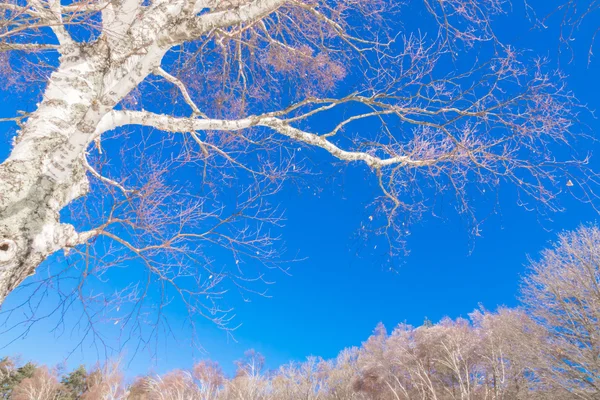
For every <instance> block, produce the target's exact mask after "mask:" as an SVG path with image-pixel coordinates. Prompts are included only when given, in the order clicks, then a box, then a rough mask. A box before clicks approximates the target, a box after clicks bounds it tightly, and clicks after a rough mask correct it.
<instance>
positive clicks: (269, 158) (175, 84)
mask: <svg viewBox="0 0 600 400" xmlns="http://www.w3.org/2000/svg"><path fill="white" fill-rule="evenodd" d="M504 8H505V3H504V1H502V0H489V1H485V2H481V3H480V4H479V3H478V2H473V1H468V0H452V1H445V2H437V1H425V3H424V5H423V11H427V12H429V14H427V13H426V12H424V13H423V14H422V16H423V18H424V20H425V19H426V15H430V16H432V17H431V18H430V19H431V21H430V24H429V25H428V26H427V25H425V24H424V25H423V26H422V27H421V26H417V27H415V29H414V30H413V32H414V33H411V32H410V31H404V30H403V28H401V26H400V25H399V23H398V21H401V20H402V19H406V21H407V22H408V20H414V19H415V18H414V15H411V14H410V13H411V12H412V11H410V10H412V9H409V8H402V7H400V6H399V5H398V4H397V2H396V1H391V0H390V1H388V0H376V1H363V0H350V1H348V0H345V1H337V0H235V1H214V0H172V1H165V0H151V1H141V0H120V1H118V0H113V1H102V0H99V1H91V0H90V1H86V0H82V1H75V2H71V3H68V4H67V3H66V2H65V3H61V2H60V1H59V0H27V1H12V0H2V2H1V3H0V10H1V12H2V14H1V15H2V17H1V18H2V19H1V20H0V49H1V50H2V53H0V54H1V55H0V62H1V67H0V68H1V70H2V72H3V74H4V76H5V78H4V79H5V82H6V84H8V85H12V86H11V88H17V87H19V86H23V87H27V88H28V90H38V93H37V95H38V98H39V100H40V101H39V103H37V104H36V105H35V107H32V110H33V111H32V112H30V113H23V114H19V115H16V116H14V117H11V118H8V119H7V120H8V121H12V122H15V123H17V124H18V126H19V130H18V132H17V134H16V136H15V137H14V139H13V144H12V148H11V150H10V155H9V156H8V158H7V159H6V160H4V162H2V164H0V302H2V301H3V300H4V298H5V297H6V295H8V294H9V293H10V292H11V291H13V290H14V289H15V288H17V287H18V286H19V285H20V284H21V283H22V282H23V281H24V280H25V279H26V278H27V277H28V276H31V275H32V274H34V273H35V271H36V270H39V267H40V264H41V263H42V262H43V261H44V260H45V259H46V258H48V257H49V256H50V255H52V254H54V253H56V252H58V251H59V250H64V251H65V252H67V253H70V254H71V257H69V258H68V263H67V265H68V266H69V267H68V268H66V269H65V270H61V271H59V272H56V271H51V272H49V273H48V278H47V279H44V280H43V281H42V285H40V287H39V288H36V289H33V290H34V292H42V293H44V292H45V291H46V290H48V288H50V287H52V288H56V289H58V296H59V305H58V306H57V307H56V308H55V309H53V310H52V311H51V313H52V312H61V311H63V312H64V310H66V309H68V308H69V307H70V306H71V305H72V304H73V302H74V301H75V300H77V299H82V300H84V303H83V304H84V305H83V309H82V310H81V315H80V317H81V318H80V320H81V321H90V322H93V321H97V320H99V319H103V320H105V321H109V322H111V323H112V324H114V325H116V326H117V327H119V328H120V329H121V331H122V332H125V330H126V328H128V329H129V331H128V332H129V333H125V334H123V338H122V340H123V342H127V341H129V340H131V339H132V338H143V339H142V340H144V341H145V340H148V336H152V335H155V334H156V332H157V330H158V329H159V328H158V326H159V322H161V321H162V320H163V318H164V312H163V307H164V306H166V305H167V304H169V303H177V304H181V305H183V306H185V307H186V308H187V310H188V312H189V320H190V321H193V320H194V318H195V317H196V316H199V315H202V316H205V317H207V318H209V319H211V320H213V321H215V322H216V323H217V324H218V325H219V326H221V327H224V328H227V327H228V326H229V325H228V322H229V321H230V318H231V314H230V313H229V309H228V308H227V307H223V306H222V302H221V299H222V297H223V295H224V294H225V292H226V288H227V287H228V286H227V285H233V287H239V288H242V289H247V288H248V285H250V284H251V283H252V282H253V281H257V280H264V278H263V272H262V271H259V272H257V273H254V274H252V273H251V271H248V269H246V268H244V266H245V264H247V263H249V262H259V263H262V264H264V265H265V266H267V267H277V266H278V264H277V254H278V251H277V247H276V246H274V244H275V242H276V240H277V237H276V235H274V234H273V232H272V231H271V227H273V226H277V225H278V224H279V223H280V222H281V217H282V215H281V212H280V209H279V207H278V206H277V205H275V204H272V203H271V201H270V199H271V197H272V195H273V194H275V193H277V192H278V191H279V190H280V188H281V185H282V183H283V181H284V180H285V179H286V178H290V177H294V176H297V175H299V174H300V173H302V172H306V171H309V169H308V167H307V163H306V162H305V161H304V160H305V157H304V156H300V154H304V153H306V150H311V149H314V151H315V152H320V153H321V154H325V155H326V156H327V160H329V161H331V162H332V163H333V162H339V163H341V164H348V163H355V164H359V165H361V166H363V167H364V168H365V170H366V171H369V172H371V173H372V174H373V177H374V179H376V180H377V181H378V183H379V186H380V188H381V197H380V198H379V199H376V201H375V203H374V212H373V215H372V216H371V217H370V218H369V221H368V222H365V229H366V231H367V232H368V233H369V234H372V233H382V234H384V235H387V237H388V238H389V240H388V243H389V249H390V255H392V256H393V255H394V254H396V253H397V252H398V251H399V250H400V249H401V247H402V245H401V239H402V236H403V235H404V234H405V232H406V229H407V227H406V225H405V224H406V223H407V222H409V221H411V220H412V219H414V218H416V217H418V216H419V215H420V214H422V213H423V212H425V211H426V210H427V209H428V208H430V207H431V206H432V205H433V203H434V200H433V199H435V197H436V195H437V194H440V193H446V192H449V193H451V194H452V195H453V196H454V197H455V198H456V205H457V208H458V210H459V212H463V213H467V214H468V215H470V216H472V218H473V220H474V221H477V219H478V218H477V215H476V213H475V212H474V211H473V210H472V208H471V206H470V202H469V199H470V198H471V197H472V196H476V195H477V193H480V194H481V193H485V192H486V190H489V191H492V192H493V191H494V190H495V189H496V188H497V187H498V185H500V184H501V183H502V184H503V183H509V184H512V185H514V187H515V188H516V190H517V191H518V193H519V195H520V201H521V202H522V204H524V205H526V206H527V207H538V206H542V207H544V208H546V209H550V210H552V209H556V208H557V207H558V204H557V203H556V196H557V195H558V194H559V193H561V192H564V191H567V190H574V191H576V194H578V195H580V196H582V197H583V199H584V200H585V201H590V200H591V199H590V197H589V196H590V193H592V192H591V191H590V190H589V187H588V185H590V181H589V179H590V178H592V176H591V175H590V174H589V173H588V172H586V171H585V163H586V161H587V160H586V159H585V157H583V158H580V159H579V158H577V156H576V155H572V154H569V153H570V145H571V143H572V141H573V140H575V139H574V137H572V136H571V134H570V128H571V124H572V119H571V118H572V111H573V110H572V108H573V99H572V97H571V95H570V94H569V93H568V92H567V91H566V90H565V88H564V87H563V84H564V83H563V80H562V79H561V77H560V76H559V75H556V74H555V73H553V72H552V71H548V70H546V69H545V66H544V63H543V61H541V60H529V61H528V60H520V58H519V56H518V53H517V52H516V51H515V50H514V49H511V48H509V47H505V46H502V45H500V44H499V43H497V42H496V40H495V37H494V34H493V31H492V30H491V27H490V21H491V18H492V17H493V15H494V14H497V13H501V12H503V10H504ZM419 18H420V17H419ZM421 29H422V30H428V31H430V34H429V35H428V36H427V35H425V34H423V35H419V34H418V32H419V30H421ZM488 44H489V46H490V48H491V49H496V50H497V51H495V52H494V53H493V54H492V55H490V57H489V59H488V60H487V61H485V62H481V61H480V62H478V63H477V64H476V65H475V66H474V67H467V68H464V69H463V70H460V68H458V70H457V68H454V67H449V65H453V64H452V62H453V61H454V60H455V59H456V58H457V57H460V54H459V53H465V54H468V51H467V49H468V48H469V47H470V46H472V45H478V46H486V45H488ZM474 61H475V58H474V57H469V56H468V55H467V62H466V63H464V64H470V65H472V64H473V62H474ZM464 64H463V65H464ZM350 82H352V85H351V86H352V89H351V90H349V86H350V85H349V84H348V83H350ZM28 85H30V86H28ZM36 85H37V86H36ZM171 89H173V90H174V91H173V90H171ZM323 121H326V122H323ZM366 123H368V128H365V126H366V125H365V124H366ZM316 127H318V128H316ZM303 149H304V150H303ZM302 151H304V153H303V152H302ZM227 200H228V201H227ZM67 212H70V213H71V214H70V217H65V213H67ZM61 213H62V214H63V217H61ZM225 252H226V253H225ZM217 256H218V257H229V258H228V260H229V261H227V262H225V261H221V262H219V263H218V264H217V263H215V262H214V257H217ZM223 260H224V258H223ZM133 265H139V266H141V267H140V269H135V268H133ZM224 265H227V267H224ZM124 266H128V273H127V275H128V278H127V279H125V280H123V279H122V278H121V279H119V277H122V275H121V273H120V269H119V268H122V267H124ZM60 278H64V279H63V281H62V282H63V283H60V284H59V283H57V282H58V281H59V280H60ZM94 279H95V281H94V282H95V284H94V285H88V282H89V281H91V280H94ZM64 282H68V283H64ZM97 285H99V286H97ZM102 285H105V286H102ZM90 286H91V287H95V288H96V290H95V291H93V292H91V291H89V290H87V289H88V287H90ZM98 287H100V288H102V287H106V290H102V289H98ZM153 288H155V289H156V290H155V292H153V293H154V294H153V295H152V296H150V295H149V293H150V292H152V290H153ZM149 297H152V301H150V300H148V298H149ZM40 304H41V302H39V303H36V304H33V305H32V304H29V309H33V310H35V309H37V307H39V305H40ZM5 312H10V310H5ZM35 320H36V318H34V317H31V319H30V320H28V321H27V322H33V321H35ZM83 323H84V322H82V324H83ZM148 327H150V328H148ZM163 328H164V329H165V330H168V327H163ZM145 329H148V330H149V332H146V331H145ZM88 336H100V335H99V333H98V332H97V331H96V330H95V329H94V328H93V324H91V323H90V324H89V325H88V326H86V327H85V335H84V337H88ZM99 340H101V339H99Z"/></svg>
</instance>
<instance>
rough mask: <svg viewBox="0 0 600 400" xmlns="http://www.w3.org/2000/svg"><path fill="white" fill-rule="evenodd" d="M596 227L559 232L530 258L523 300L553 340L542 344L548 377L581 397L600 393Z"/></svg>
mask: <svg viewBox="0 0 600 400" xmlns="http://www.w3.org/2000/svg"><path fill="white" fill-rule="evenodd" d="M599 262H600V230H599V229H598V228H597V227H595V226H594V227H580V228H579V229H577V230H576V231H574V232H567V233H563V234H561V235H560V238H559V240H558V241H557V243H556V244H555V245H554V247H553V248H552V249H549V250H545V251H544V252H542V255H541V258H540V260H539V261H534V262H532V264H531V273H530V274H529V275H528V277H527V278H526V279H525V283H524V287H523V300H524V302H525V303H526V304H527V307H528V310H529V311H530V312H531V314H532V315H533V316H534V317H535V318H536V320H537V321H538V322H539V323H540V324H541V325H542V326H544V327H545V328H546V329H547V330H548V333H549V335H550V338H551V341H550V343H549V346H548V347H547V348H546V349H545V353H546V354H545V355H546V357H547V362H548V368H546V378H547V379H548V380H549V381H550V383H552V384H554V385H557V386H559V387H562V388H565V389H567V390H569V391H570V392H573V393H575V394H577V395H578V396H579V398H582V399H593V398H597V397H598V396H599V394H600V388H599V385H600V381H599V377H600V356H599V355H600V318H599V317H600V290H599V285H600V264H599Z"/></svg>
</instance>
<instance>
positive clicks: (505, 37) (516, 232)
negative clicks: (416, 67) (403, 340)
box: [0, 0, 600, 376]
mask: <svg viewBox="0 0 600 400" xmlns="http://www.w3.org/2000/svg"><path fill="white" fill-rule="evenodd" d="M515 3H517V2H515ZM545 3H546V1H544V0H539V1H534V2H530V4H531V5H532V6H534V7H536V6H538V5H539V6H541V7H544V4H545ZM545 7H547V5H546V6H545ZM546 10H547V8H546ZM542 13H543V12H542ZM523 16H524V10H523V9H522V6H519V5H518V4H515V6H514V11H513V14H512V15H511V16H510V17H501V18H499V21H498V23H497V24H496V29H497V32H498V34H499V36H500V39H501V40H502V41H503V42H505V43H511V44H514V45H515V47H517V48H520V49H527V50H529V51H530V53H531V54H541V55H546V56H549V57H551V59H553V60H554V61H556V60H557V59H558V58H559V57H558V54H557V53H558V31H557V30H556V29H554V28H549V29H547V30H545V31H539V30H533V31H530V30H529V28H530V27H531V24H528V23H527V21H526V19H525V18H524V17H523ZM594 17H595V18H596V19H597V18H598V15H595V16H592V18H591V19H592V20H593V19H594ZM552 21H553V23H552V24H551V26H555V25H556V23H557V21H556V20H552ZM594 22H596V24H595V25H596V26H597V21H587V23H585V24H584V25H583V26H582V27H581V32H579V33H578V36H577V37H578V40H576V41H575V42H573V49H574V52H575V56H576V57H575V59H574V61H572V62H570V63H569V62H568V61H569V57H563V58H562V59H561V67H562V68H563V70H564V71H565V72H566V73H567V74H568V85H569V87H570V89H571V90H573V91H574V92H575V93H576V95H577V97H578V98H579V100H580V101H581V102H582V103H584V104H587V105H588V106H589V108H590V109H591V110H594V109H598V108H600V99H599V96H598V93H599V92H600V57H597V58H596V59H594V60H593V61H592V63H591V64H589V65H588V63H587V50H588V47H589V44H590V43H589V42H590V40H589V39H590V38H591V35H592V33H593V30H594V29H595V26H594ZM596 49H597V51H598V52H600V46H598V45H597V46H596ZM27 100H28V99H27V98H20V99H18V100H15V101H14V102H11V103H5V104H3V105H1V106H0V117H5V116H12V115H13V113H14V110H15V109H30V108H31V104H29V105H26V103H27ZM582 119H583V121H584V122H585V123H587V124H588V125H589V128H587V129H589V131H590V132H595V133H598V132H600V123H599V122H598V121H597V120H595V119H594V118H592V117H591V115H590V114H587V113H584V115H582ZM0 132H8V127H7V126H6V125H0ZM4 143H6V144H5V145H2V146H3V147H0V149H1V151H0V157H4V156H5V154H6V152H7V150H8V142H4ZM596 150H597V149H595V148H593V149H590V151H592V152H594V151H596ZM594 155H595V154H594ZM314 159H316V160H317V161H318V162H319V163H320V165H321V166H322V174H321V176H320V177H317V178H315V179H314V180H313V182H311V184H310V185H311V186H313V187H311V188H305V189H304V190H301V191H298V190H297V189H296V188H294V187H288V188H286V189H285V190H284V191H283V192H282V193H280V194H279V195H278V201H280V202H281V204H282V205H283V207H284V208H285V210H286V218H287V222H286V225H285V228H283V230H282V235H283V237H284V238H285V241H286V247H287V248H288V249H289V251H290V253H295V252H297V254H298V255H299V257H302V258H305V261H302V262H298V263H296V264H294V265H293V267H292V270H291V276H286V275H284V274H282V273H277V272H275V271H274V272H272V273H271V274H270V275H269V277H270V278H272V279H273V280H275V281H276V284H274V285H272V286H271V287H270V288H269V295H270V296H271V297H270V298H261V297H258V296H251V300H252V301H251V302H244V301H242V299H241V297H240V296H237V295H236V294H235V293H232V294H231V296H230V297H229V298H228V301H229V302H230V304H231V305H233V306H235V308H236V310H237V312H236V314H237V317H236V320H237V321H238V322H240V323H242V324H243V325H242V326H241V327H240V328H239V329H238V330H237V331H236V332H235V339H236V340H237V342H233V341H231V340H228V338H227V336H226V335H225V334H224V333H223V332H222V331H219V330H217V329H215V328H214V327H213V326H212V325H210V323H208V322H201V326H202V332H201V339H202V345H203V346H204V348H205V349H206V351H207V353H206V354H202V353H198V352H197V351H196V352H192V351H191V350H190V348H189V346H188V343H187V342H186V340H185V337H186V334H188V333H189V332H188V331H187V330H186V329H185V328H179V326H181V324H180V323H181V321H182V315H181V314H179V311H178V310H172V311H170V312H171V313H172V315H171V316H170V318H171V320H172V326H173V328H174V330H175V331H176V333H177V335H178V338H179V339H181V343H180V344H178V343H176V342H173V341H170V342H169V344H168V346H167V347H166V348H161V349H159V352H158V355H157V360H155V361H154V362H153V363H150V362H149V360H148V357H147V356H146V355H143V354H142V355H139V356H138V357H136V358H135V359H134V360H133V361H131V363H130V364H129V369H128V375H129V376H132V375H135V374H141V373H146V372H149V371H150V370H152V371H157V372H163V371H165V370H168V369H172V368H187V367H190V366H191V365H192V363H193V361H194V359H196V360H197V359H200V358H204V357H208V358H211V359H213V360H215V361H218V362H220V363H221V364H222V365H223V367H224V369H225V370H226V371H229V372H231V371H232V369H233V367H232V361H233V360H235V359H237V358H239V357H241V356H242V354H243V351H244V350H246V349H249V348H254V349H256V350H258V351H259V352H261V353H263V354H264V355H265V357H266V359H267V365H268V367H271V368H273V367H276V366H278V365H280V364H282V363H285V362H287V361H291V360H303V359H304V358H306V357H307V356H309V355H317V356H322V357H324V358H330V357H334V356H335V355H336V354H337V353H338V352H339V351H340V350H341V349H343V348H344V347H348V346H354V345H359V344H360V343H361V342H362V341H364V340H366V339H367V337H368V336H369V334H370V333H371V331H372V330H373V328H374V327H375V325H376V324H377V323H378V322H380V321H381V322H383V323H384V324H385V325H386V326H387V327H388V328H392V327H394V326H395V325H396V324H398V323H400V322H408V323H410V324H415V325H418V324H421V323H422V322H423V320H424V318H425V317H427V318H429V319H430V320H432V321H437V320H439V319H440V318H442V317H444V316H450V317H453V318H454V317H458V316H466V315H467V314H468V313H469V312H471V311H472V310H473V309H475V308H477V307H478V304H482V305H483V306H484V307H486V308H488V309H494V308H496V307H497V306H499V305H507V306H515V305H517V304H518V301H517V298H516V295H517V289H518V281H519V277H520V275H522V274H523V273H524V265H525V264H526V262H527V255H532V256H536V254H537V253H538V252H539V251H540V250H541V249H542V248H544V247H545V246H547V245H548V244H549V242H550V241H551V240H553V239H554V238H555V236H556V234H557V233H558V232H560V231H561V230H564V229H573V228H575V227H577V226H578V225H579V224H581V223H588V222H594V221H595V220H596V219H597V217H598V216H597V213H595V212H594V210H592V208H591V207H589V206H586V205H582V204H581V203H578V202H576V201H574V200H573V199H570V198H568V197H565V198H563V199H562V200H561V201H562V203H563V205H564V206H565V207H566V211H565V212H563V213H559V214H552V215H549V216H541V215H538V214H537V213H535V212H528V211H526V210H524V209H523V208H521V207H518V206H517V205H516V199H515V197H514V193H513V192H512V191H511V190H509V189H508V188H506V189H505V188H501V189H500V190H499V193H500V201H499V204H500V208H499V209H498V210H497V212H496V213H495V214H493V215H491V216H490V218H489V219H488V220H487V221H486V222H485V224H484V225H483V231H482V236H481V237H478V238H474V237H473V236H471V235H470V234H469V232H468V227H467V225H466V223H465V221H464V220H462V219H461V217H458V216H456V213H455V212H454V210H453V209H452V208H451V206H450V205H444V207H442V208H440V209H438V210H436V211H437V217H432V216H431V215H426V216H425V217H424V218H423V220H422V221H420V222H419V223H418V224H416V225H415V226H414V227H413V228H412V230H411V232H412V233H411V235H410V237H409V238H408V249H409V250H410V253H409V254H408V256H406V257H404V258H403V259H402V260H399V262H398V266H397V270H396V272H390V271H388V270H387V267H388V266H387V265H382V264H381V263H380V261H379V260H378V259H377V258H376V257H374V256H372V255H370V254H368V253H366V254H365V256H364V257H358V256H357V250H358V249H359V247H360V246H359V245H358V244H357V243H356V241H355V240H354V235H355V233H356V231H357V228H358V227H359V225H360V222H361V221H364V220H365V219H366V218H368V215H367V214H366V212H365V204H367V202H368V201H369V200H370V199H372V197H373V196H374V195H376V193H377V188H376V187H375V185H374V182H373V180H372V177H371V176H370V175H369V174H368V173H366V172H365V170H364V169H363V168H360V167H350V168H347V169H345V170H344V171H342V172H337V173H335V171H334V170H333V169H331V168H329V167H327V162H328V159H327V157H326V156H325V155H324V154H321V153H316V154H315V156H314ZM592 162H593V164H594V165H596V166H598V167H600V164H599V162H598V160H597V159H596V157H594V158H593V160H592ZM597 170H598V169H597ZM313 189H315V190H313ZM476 206H479V207H481V208H482V209H486V208H487V209H489V208H490V207H491V206H493V204H481V205H479V204H477V205H476ZM12 300H13V301H14V300H15V299H12ZM55 323H56V321H48V322H47V323H41V324H39V325H37V326H36V327H35V329H34V330H32V332H31V333H30V334H29V335H28V336H27V337H26V338H24V339H20V340H18V341H16V342H14V343H12V344H10V345H8V346H6V347H4V348H3V349H2V350H0V353H2V354H7V355H8V354H21V355H22V356H23V358H24V359H26V360H28V359H32V360H35V361H38V362H42V363H48V364H56V363H58V362H61V361H62V360H63V359H64V358H65V357H66V356H67V354H68V353H69V351H70V350H71V349H72V346H73V343H74V342H75V341H77V336H76V335H70V334H68V333H65V334H63V335H60V336H53V335H52V334H50V333H49V330H50V329H51V327H52V326H53V325H54V324H55ZM9 340H10V335H4V336H3V337H0V345H4V344H5V343H7V342H8V341H9ZM126 351H128V352H132V351H133V350H132V349H131V348H127V349H126ZM95 360H96V353H95V351H93V350H91V349H89V350H86V349H85V348H84V349H83V350H78V351H77V352H75V353H74V354H72V355H71V356H70V357H69V359H68V364H69V365H70V366H75V365H77V364H79V363H88V364H91V363H93V362H94V361H95ZM149 365H151V366H150V367H149Z"/></svg>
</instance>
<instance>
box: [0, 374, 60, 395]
mask: <svg viewBox="0 0 600 400" xmlns="http://www.w3.org/2000/svg"><path fill="white" fill-rule="evenodd" d="M58 389H59V382H58V379H57V377H56V374H55V373H54V372H52V371H50V370H49V369H48V368H47V367H38V368H36V369H35V371H34V373H33V376H32V377H31V378H25V379H23V380H22V381H21V382H19V384H18V385H17V386H15V388H14V389H13V392H12V394H11V396H10V398H11V399H14V400H56V399H58V395H59V391H58Z"/></svg>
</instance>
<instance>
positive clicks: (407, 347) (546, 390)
mask: <svg viewBox="0 0 600 400" xmlns="http://www.w3.org/2000/svg"><path fill="white" fill-rule="evenodd" d="M520 299H521V301H522V304H523V306H522V307H521V308H515V309H510V308H500V309H498V310H497V311H496V312H488V311H485V310H477V311H474V312H473V313H471V314H470V315H469V319H456V320H451V319H444V320H442V321H440V322H438V323H437V324H433V323H431V322H429V321H426V322H425V323H424V324H423V325H422V326H419V327H413V326H409V325H405V324H401V325H399V326H398V327H396V329H394V330H393V331H392V332H391V333H389V334H388V333H387V332H386V329H385V328H384V327H383V325H379V326H378V327H377V328H376V329H375V331H374V333H373V335H372V336H371V337H370V338H369V339H368V340H367V341H366V342H364V343H363V344H362V346H361V347H354V348H349V349H345V350H344V351H342V352H341V353H340V354H339V355H338V357H337V358H336V359H334V360H323V359H321V358H316V357H314V358H312V357H311V358H309V359H308V360H307V361H306V362H303V363H290V364H288V365H285V366H282V367H280V368H279V369H278V370H276V371H265V370H264V368H263V366H264V358H263V357H262V356H261V355H260V354H258V353H256V352H254V351H248V352H247V353H246V354H245V357H244V358H243V359H242V360H240V361H238V362H237V363H236V364H237V373H236V375H235V376H233V377H226V376H225V375H224V374H223V372H222V371H221V368H220V367H219V366H218V365H217V364H216V363H213V362H211V361H201V362H199V363H197V364H196V365H195V366H194V367H193V369H192V370H189V371H184V370H175V371H171V372H169V373H167V374H165V375H163V376H144V377H139V378H137V379H135V380H134V381H133V382H129V383H126V382H125V381H124V379H123V376H122V374H121V373H120V371H119V366H118V363H108V364H107V365H105V366H103V367H96V368H93V369H92V370H91V371H86V369H85V368H84V367H80V368H78V369H76V370H75V371H72V372H70V373H60V371H59V370H57V369H50V368H48V367H44V366H38V365H36V364H33V363H27V364H24V365H21V366H19V365H18V363H16V362H15V361H14V360H13V359H11V358H5V359H4V360H3V361H2V362H1V363H0V388H1V393H2V396H3V397H4V398H9V399H15V400H30V399H31V400H33V399H36V400H54V399H63V400H74V399H85V400H91V399H94V400H96V399H106V400H108V399H132V400H133V399H151V400H154V399H156V400H196V399H198V400H213V399H214V400H221V399H222V400H233V399H235V400H258V399H265V400H300V399H303V400H317V399H323V400H330V399H331V400H334V399H335V400H345V399H357V400H366V399H373V400H400V399H402V400H404V399H409V400H413V399H421V400H447V399H460V400H471V399H473V400H478V399H493V400H496V399H505V400H509V399H510V400H512V399H545V400H556V399H561V400H562V399H564V400H567V399H599V398H600V230H599V229H598V228H596V227H582V228H579V229H578V230H577V231H575V232H570V233H565V234H562V235H561V236H560V238H559V240H558V242H557V243H556V244H555V246H554V247H553V248H551V249H548V250H546V251H544V252H543V253H542V255H541V257H540V259H539V260H538V261H535V262H532V263H531V266H530V269H529V271H528V274H527V275H526V277H525V278H524V279H523V283H522V286H521V298H520Z"/></svg>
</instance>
